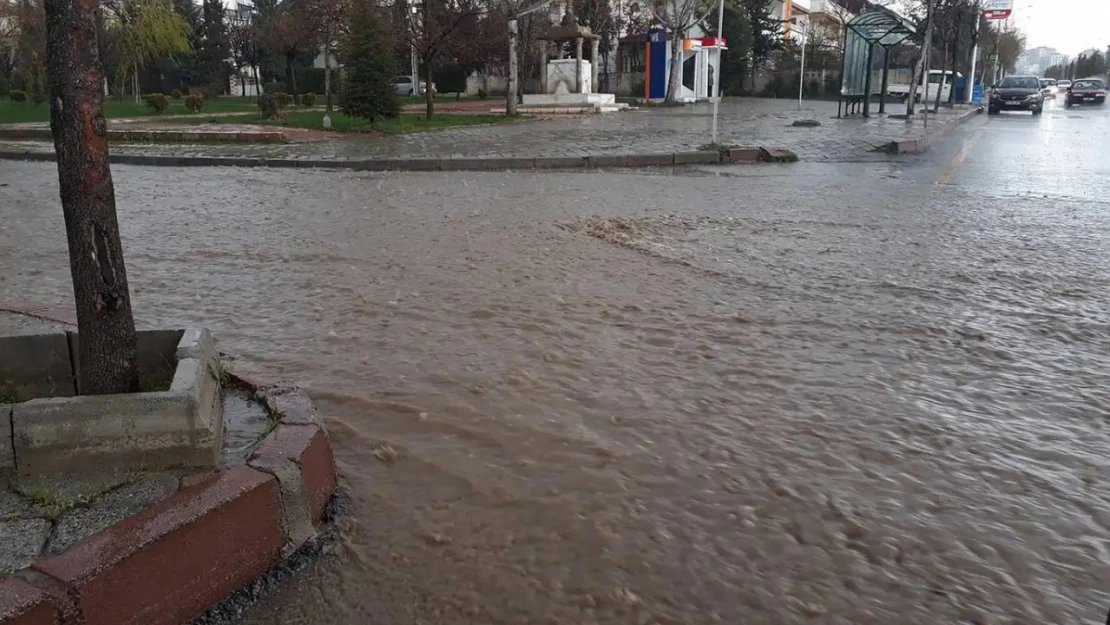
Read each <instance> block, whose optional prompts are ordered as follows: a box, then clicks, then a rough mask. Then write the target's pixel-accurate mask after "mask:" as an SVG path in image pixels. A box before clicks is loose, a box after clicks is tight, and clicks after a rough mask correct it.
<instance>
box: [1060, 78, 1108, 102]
mask: <svg viewBox="0 0 1110 625" xmlns="http://www.w3.org/2000/svg"><path fill="white" fill-rule="evenodd" d="M1073 104H1106V85H1104V84H1102V81H1101V80H1095V79H1093V78H1084V79H1083V80H1077V81H1075V82H1073V83H1072V84H1071V86H1070V87H1068V97H1067V99H1066V100H1064V105H1065V106H1071V105H1073Z"/></svg>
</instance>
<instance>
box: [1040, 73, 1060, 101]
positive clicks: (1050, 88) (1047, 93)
mask: <svg viewBox="0 0 1110 625" xmlns="http://www.w3.org/2000/svg"><path fill="white" fill-rule="evenodd" d="M1059 92H1060V91H1059V89H1058V88H1057V87H1056V80H1055V79H1054V78H1042V79H1041V93H1043V94H1044V97H1046V98H1052V99H1054V100H1055V99H1056V95H1057V94H1058V93H1059Z"/></svg>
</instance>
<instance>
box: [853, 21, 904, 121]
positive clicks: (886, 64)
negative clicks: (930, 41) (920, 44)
mask: <svg viewBox="0 0 1110 625" xmlns="http://www.w3.org/2000/svg"><path fill="white" fill-rule="evenodd" d="M846 26H847V27H846V28H845V29H844V58H843V61H842V65H841V70H840V102H839V103H838V105H837V113H836V116H837V117H842V116H845V115H852V114H855V113H863V116H864V117H869V116H870V115H871V95H872V91H873V90H872V77H873V76H874V74H875V63H876V59H875V51H876V48H878V49H880V51H881V54H882V88H881V89H880V91H879V113H886V98H887V81H888V78H889V73H890V51H891V50H892V49H894V48H896V47H898V46H899V45H901V44H902V42H904V41H905V40H906V39H909V38H910V37H916V36H917V30H916V29H915V28H914V27H913V25H912V24H910V23H909V21H908V20H906V18H904V17H902V16H900V15H898V14H897V13H895V12H894V11H891V10H889V9H884V8H882V7H876V8H874V9H871V10H870V11H866V12H864V13H860V14H859V15H857V16H856V17H854V18H852V19H851V20H850V21H849V22H848V23H847V24H846ZM910 89H911V91H912V90H913V86H912V85H911V86H910Z"/></svg>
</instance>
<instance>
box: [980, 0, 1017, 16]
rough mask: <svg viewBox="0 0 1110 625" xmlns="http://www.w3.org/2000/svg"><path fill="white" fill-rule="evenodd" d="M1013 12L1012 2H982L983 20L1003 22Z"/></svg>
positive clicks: (1003, 0) (1001, 0)
mask: <svg viewBox="0 0 1110 625" xmlns="http://www.w3.org/2000/svg"><path fill="white" fill-rule="evenodd" d="M1013 12H1014V0H985V1H984V2H983V19H986V20H1004V19H1007V18H1008V17H1010V15H1012V14H1013Z"/></svg>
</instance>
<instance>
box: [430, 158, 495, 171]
mask: <svg viewBox="0 0 1110 625" xmlns="http://www.w3.org/2000/svg"><path fill="white" fill-rule="evenodd" d="M439 168H440V169H441V170H443V171H484V170H486V169H489V164H488V163H487V162H486V159H484V158H442V159H440V160H439Z"/></svg>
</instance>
